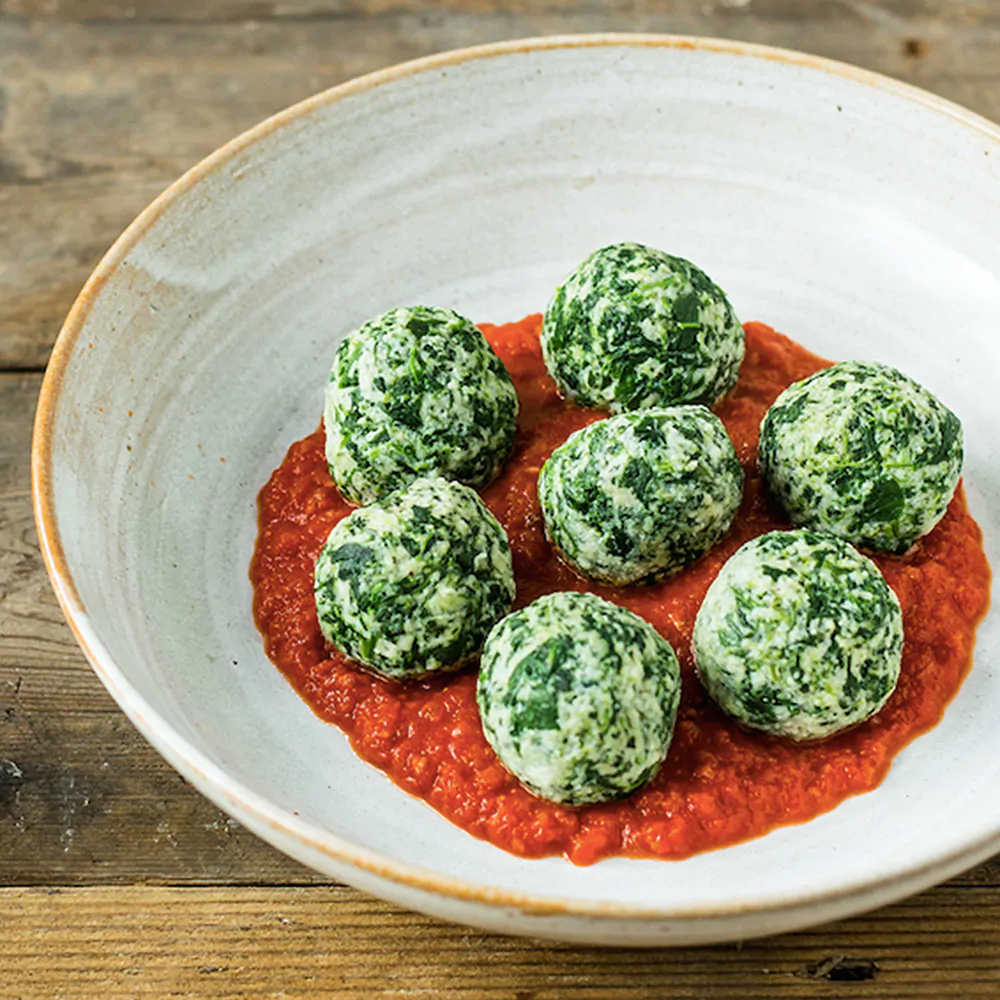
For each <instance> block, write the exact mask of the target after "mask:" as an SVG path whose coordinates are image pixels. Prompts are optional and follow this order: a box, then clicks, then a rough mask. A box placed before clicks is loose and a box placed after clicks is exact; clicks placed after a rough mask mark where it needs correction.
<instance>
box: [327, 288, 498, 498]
mask: <svg viewBox="0 0 1000 1000" xmlns="http://www.w3.org/2000/svg"><path fill="white" fill-rule="evenodd" d="M517 411H518V402H517V392H516V390H515V389H514V383H513V382H511V379H510V376H509V375H508V374H507V369H506V368H504V366H503V362H502V361H501V360H500V359H499V358H498V357H497V356H496V354H495V353H494V352H493V348H491V347H490V345H489V344H488V343H487V341H486V338H485V337H484V336H483V335H482V333H481V332H480V331H479V330H478V329H477V328H476V326H475V325H474V324H473V323H472V322H471V321H470V320H467V319H465V318H464V317H462V316H459V315H458V313H455V312H452V310H450V309H433V308H427V307H424V306H413V307H410V308H404V309H391V310H390V311H389V312H387V313H383V314H382V315H381V316H378V317H376V318H375V319H373V320H370V321H369V322H368V323H365V325H364V326H362V327H361V329H360V330H357V331H356V332H355V333H352V334H351V335H350V336H348V337H347V339H346V340H344V341H343V342H342V343H341V345H340V347H339V348H338V349H337V354H336V358H335V360H334V363H333V368H332V370H331V372H330V379H329V382H328V383H327V389H326V406H325V409H324V413H323V420H324V424H325V427H326V458H327V462H328V464H329V466H330V475H331V476H332V477H333V480H334V482H335V483H336V484H337V487H338V488H339V489H340V491H341V493H343V495H344V496H345V497H346V498H347V499H348V500H350V501H352V502H353V503H362V504H363V503H370V502H371V501H372V500H374V499H376V498H377V497H380V496H382V495H383V494H384V493H386V492H388V491H389V490H392V489H396V488H398V487H400V486H405V485H406V484H407V483H408V482H410V481H411V480H413V479H415V478H416V477H418V476H443V477H444V478H446V479H455V480H458V481H459V482H463V483H466V484H467V485H470V486H474V487H476V488H480V487H483V486H485V485H486V484H487V483H489V482H490V481H491V480H492V479H493V478H494V477H495V476H496V475H497V473H498V472H499V471H500V468H501V467H502V465H503V463H504V461H505V460H506V458H507V455H508V453H509V452H510V449H511V446H512V444H513V442H514V425H515V422H516V420H517Z"/></svg>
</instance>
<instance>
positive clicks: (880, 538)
mask: <svg viewBox="0 0 1000 1000" xmlns="http://www.w3.org/2000/svg"><path fill="white" fill-rule="evenodd" d="M760 465H761V470H762V471H763V473H764V475H765V477H766V478H767V482H768V485H769V487H770V489H771V491H772V492H773V493H774V495H775V496H776V497H777V498H778V500H780V501H781V503H782V504H783V505H784V507H785V509H786V510H787V511H788V515H789V517H790V518H791V520H792V523H793V524H801V525H805V526H807V527H810V528H818V529H820V530H822V531H829V532H832V533H833V534H835V535H839V536H840V537H842V538H846V539H847V540H848V541H850V542H853V543H854V544H855V545H867V546H870V547H871V548H875V549H883V550H885V551H888V552H896V553H902V552H905V551H906V550H907V549H908V548H909V547H910V546H911V545H912V544H913V543H914V542H915V541H916V540H917V539H918V538H920V537H921V536H922V535H926V534H927V532H929V531H930V530H931V529H932V528H933V527H934V525H935V524H937V523H938V521H940V520H941V518H942V517H943V516H944V513H945V511H946V510H947V508H948V504H949V502H950V501H951V498H952V495H953V494H954V492H955V487H956V486H957V485H958V479H959V476H960V475H961V472H962V425H961V423H960V422H959V420H958V417H956V416H955V414H954V413H952V412H951V410H949V409H948V408H947V407H946V406H944V404H943V403H941V402H940V401H939V400H938V399H937V398H936V397H934V396H933V395H931V393H929V392H928V391H927V390H926V389H924V388H923V386H921V385H919V384H918V383H916V382H914V381H913V379H911V378H908V377H907V376H906V375H903V374H902V373H901V372H898V371H896V369H894V368H889V367H888V366H886V365H880V364H874V363H872V362H866V361H844V362H841V363H840V364H837V365H834V366H833V367H832V368H827V369H826V370H825V371H821V372H817V373H816V374H815V375H811V376H809V378H806V379H803V380H802V381H801V382H795V383H793V384H792V385H790V386H789V387H788V388H787V389H786V390H785V391H784V392H783V393H782V394H781V395H780V396H779V397H778V398H777V399H776V400H775V402H774V405H773V406H772V407H771V408H770V409H769V410H768V411H767V414H766V415H765V417H764V420H763V422H762V424H761V429H760Z"/></svg>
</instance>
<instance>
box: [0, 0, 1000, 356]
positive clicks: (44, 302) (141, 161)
mask: <svg viewBox="0 0 1000 1000" xmlns="http://www.w3.org/2000/svg"><path fill="white" fill-rule="evenodd" d="M0 11H3V12H5V13H6V16H4V14H3V13H0V109H2V110H0V368H3V367H7V368H11V367H21V368H31V367H36V368H37V367H40V366H41V365H42V364H44V362H45V359H46V357H47V353H48V350H49V347H50V346H51V343H52V341H53V339H54V337H55V335H56V333H57V331H58V328H59V325H60V324H61V322H62V319H63V317H64V316H65V313H66V311H67V310H68V308H69V306H70V305H71V303H72V300H73V298H74V296H75V294H76V292H77V291H78V289H79V287H80V286H81V285H82V283H83V281H84V280H85V278H86V276H87V274H88V273H89V272H90V271H91V270H92V268H93V267H94V265H95V264H96V263H97V261H98V260H99V258H100V256H101V254H102V253H103V251H104V250H105V249H106V248H107V247H108V246H109V245H110V244H111V243H112V242H113V240H114V239H115V237H116V236H117V235H118V233H119V232H120V231H121V230H122V229H123V228H124V227H125V225H127V224H128V222H129V221H130V220H131V219H132V218H133V217H134V216H135V215H136V214H137V213H138V211H139V210H140V209H141V208H142V207H143V206H144V205H146V204H147V203H148V202H149V201H150V200H151V199H152V198H153V197H155V196H156V194H158V193H159V192H160V191H161V190H162V189H163V188H164V187H166V186H167V185H168V184H169V183H170V182H171V181H172V180H174V179H175V178H176V177H177V176H178V175H179V174H180V173H182V172H183V170H184V169H186V168H187V167H188V166H190V165H191V164H193V163H195V162H196V161H197V160H199V159H200V158H202V157H203V156H205V155H206V154H208V153H209V152H211V150H213V149H214V148H216V147H217V146H218V145H220V144H221V143H223V142H224V141H226V140H227V139H229V138H231V137H232V136H233V135H235V134H237V133H239V132H240V131H242V130H244V129H246V128H248V127H249V126H250V125H252V124H254V123H255V122H257V121H259V120H261V119H262V118H264V117H266V116H267V115H269V114H271V113H273V112H275V111H277V110H278V109H280V108H282V107H284V106H286V105H288V104H291V103H294V102H295V101H297V100H299V99H301V98H303V97H306V96H307V95H309V94H311V93H314V92H316V91H318V90H321V89H323V88H325V87H329V86H332V85H334V84H336V83H339V82H341V81H343V80H345V79H348V78H349V77H352V76H356V75H358V74H361V73H366V72H369V71H371V70H374V69H377V68H379V67H382V66H386V65H389V64H391V63H394V62H399V61H401V60H404V59H411V58H414V57H417V56H421V55H426V54H428V53H431V52H435V51H440V50H443V49H448V48H453V47H457V46H464V45H471V44H475V43H478V42H487V41H495V40H499V39H504V38H515V37H519V36H527V35H540V34H553V33H563V32H590V31H670V32H681V33H688V34H703V35H718V36H723V37H739V38H744V39H747V40H749V41H755V42H765V43H769V44H775V45H782V46H787V47H792V48H802V49H805V50H807V51H812V52H817V53H820V54H822V55H828V56H832V57H834V58H838V59H844V60H847V61H851V62H855V63H858V64H860V65H863V66H867V67H870V68H873V69H877V70H881V71H882V72H886V73H889V74H891V75H894V76H898V77H901V78H903V79H906V80H909V81H911V82H914V83H917V84H919V85H921V86H925V87H928V88H929V89H931V90H934V91H938V92H940V93H942V94H944V95H945V96H948V97H951V98H953V99H955V100H958V101H960V102H962V103H965V104H967V105H969V106H970V107H972V108H974V109H975V110H978V111H981V112H983V113H985V114H987V115H989V116H993V117H1000V59H997V51H998V50H1000V8H998V7H997V6H996V5H991V4H978V5H976V4H971V3H953V2H942V0H937V2H934V3H917V2H916V0H893V2H892V3H883V4H878V3H872V4H869V3H860V2H850V3H848V2H833V0H816V2H810V3H799V2H797V0H756V2H752V3H748V2H744V0H648V2H643V3H636V2H635V0H586V2H584V3H582V4H580V5H576V4H569V3H567V2H566V0H433V2H423V0H288V2H284V0H282V2H277V0H273V2H272V0H211V2H206V3H202V2H201V0H184V2H182V3H175V2H174V0H147V2H146V3H131V2H130V0H82V2H79V3H77V2H75V0H74V2H73V3H70V2H69V0H0ZM806 14H808V17H806V16H805V15H806ZM14 15H24V16H23V17H16V16H14ZM100 18H110V20H104V21H101V20H99V19H100ZM197 18H205V19H207V20H209V21H213V22H218V23H212V24H211V25H209V26H207V27H208V28H210V30H206V25H205V24H200V25H199V24H196V23H188V20H187V19H197ZM248 18H251V20H247V19H248ZM60 19H62V20H60ZM94 19H98V20H94Z"/></svg>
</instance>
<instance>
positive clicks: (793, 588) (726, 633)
mask: <svg viewBox="0 0 1000 1000" xmlns="http://www.w3.org/2000/svg"><path fill="white" fill-rule="evenodd" d="M693 645H694V658H695V664H696V667H697V670H698V674H699V676H700V677H701V680H702V683H703V684H704V686H705V688H706V690H707V691H708V693H709V694H710V695H711V696H712V698H713V699H714V700H715V701H716V702H717V703H718V704H719V705H720V706H721V708H722V709H723V710H724V711H725V712H728V713H729V714H730V715H732V716H734V717H735V718H736V719H738V720H739V721H740V722H742V723H743V724H744V725H746V726H750V727H752V728H754V729H761V730H763V731H764V732H766V733H771V734H773V735H775V736H786V737H789V738H790V739H793V740H814V739H821V738H822V737H824V736H830V735H831V734H833V733H836V732H839V731H840V730H842V729H847V728H848V727H850V726H853V725H856V724H857V723H859V722H863V721H864V720H865V719H867V718H869V717H870V716H872V715H874V714H875V713H876V712H877V711H878V710H879V709H880V708H881V707H882V706H883V705H884V704H885V703H886V701H888V699H889V695H891V694H892V692H893V689H894V688H895V687H896V681H897V680H898V679H899V665H900V659H901V657H902V649H903V615H902V612H901V611H900V607H899V601H898V600H897V598H896V595H895V594H894V593H893V592H892V590H891V589H890V588H889V585H888V584H887V583H886V582H885V578H884V577H883V576H882V574H881V573H880V572H879V569H878V567H877V566H876V565H875V564H874V563H873V562H872V561H871V560H870V559H868V558H867V557H866V556H863V555H861V553H860V552H858V551H857V549H855V548H853V547H852V546H851V545H849V544H848V543H847V542H845V541H843V540H842V539H840V538H837V537H835V536H834V535H828V534H824V533H823V532H819V531H811V530H809V529H808V528H803V529H800V530H798V531H772V532H771V533H770V534H767V535H761V536H760V537H759V538H755V539H754V540H753V541H750V542H747V544H746V545H744V546H742V548H740V549H738V550H737V551H736V552H735V553H734V554H733V555H732V557H731V558H730V559H729V560H728V561H727V562H726V564H725V565H724V566H723V567H722V570H721V571H720V573H719V575H718V576H717V577H716V579H715V581H714V583H713V584H712V585H711V587H709V588H708V593H707V594H706V595H705V600H704V602H703V604H702V606H701V609H700V610H699V612H698V617H697V619H696V620H695V626H694V644H693Z"/></svg>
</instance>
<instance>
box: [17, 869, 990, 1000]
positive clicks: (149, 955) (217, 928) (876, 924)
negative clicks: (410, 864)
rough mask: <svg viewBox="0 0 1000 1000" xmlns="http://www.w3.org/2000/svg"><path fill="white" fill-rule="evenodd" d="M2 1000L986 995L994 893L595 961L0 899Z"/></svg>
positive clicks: (55, 900)
mask: <svg viewBox="0 0 1000 1000" xmlns="http://www.w3.org/2000/svg"><path fill="white" fill-rule="evenodd" d="M0 968H2V969H3V970H4V986H5V989H4V993H5V995H6V996H8V997H14V998H16V1000H35V998H43V997H45V998H48V997H52V996H57V995H58V996H59V997H62V998H66V1000H69V998H77V997H79V998H88V1000H89V998H92V997H95V996H102V995H107V996H147V995H156V996H168V995H169V996H172V997H213V998H223V997H237V996H239V997H246V996H259V997H284V998H295V997H303V998H304V997H327V998H333V997H343V998H356V997H390V996H397V997H398V996H426V997H434V998H442V1000H445V998H455V1000H458V998H467V997H476V998H478V1000H568V998H574V997H581V998H582V997H587V998H591V1000H593V998H602V1000H630V998H631V1000H648V998H650V997H656V998H657V1000H674V998H678V1000H679V998H689V997H697V998H701V1000H722V998H732V1000H737V998H739V1000H746V998H748V997H753V998H755V1000H756V998H760V1000H764V998H774V1000H779V998H780V1000H786V998H787V1000H791V998H814V997H835V996H836V997H841V996H848V995H850V996H852V997H861V998H866V1000H875V998H890V997H893V998H903V997H905V998H917V997H937V998H943V997H961V998H968V997H977V996H991V997H995V996H997V994H998V992H1000V898H998V896H997V894H996V893H994V892H990V891H985V890H965V891H959V890H954V889H952V890H948V889H939V890H936V891H934V892H931V893H927V894H925V895H923V896H920V897H918V898H917V899H913V900H910V901H908V902H904V903H901V904H898V905H896V906H893V907H889V908H887V909H884V910H881V911H879V912H878V913H875V914H872V915H870V916H862V917H857V918H855V919H853V920H848V921H842V922H840V923H836V924H831V925H828V926H826V927H823V928H819V929H817V930H813V931H804V932H800V933H798V934H789V935H783V936H781V937H775V938H767V939H764V940H762V941H749V942H746V943H745V944H744V945H742V946H736V945H725V946H715V947H710V948H698V949H695V948H685V949H680V950H676V951H670V950H626V949H615V950H602V949H594V948H584V947H576V946H570V945H558V944H548V943H544V942H537V941H525V940H518V939H514V938H502V937H497V936H494V935H489V934H483V933H479V932H476V931H470V930H466V929H463V928H460V927H454V926H451V925H448V924H444V923H441V922H439V921H436V920H432V919H430V918H427V917H422V916H419V915H417V914H413V913H407V912H404V911H402V910H399V909H397V908H395V907H392V906H389V905H388V904H384V903H380V902H378V901H376V900H373V899H369V898H368V897H365V896H362V895H360V894H359V893H356V892H354V891H353V890H351V889H347V888H326V887H315V888H302V889H271V890H267V889H183V890H178V889H151V888H139V889H118V890H100V889H84V890H73V891H70V890H65V891H61V892H56V893H52V892H45V891H41V890H3V891H0Z"/></svg>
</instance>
